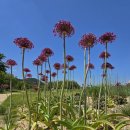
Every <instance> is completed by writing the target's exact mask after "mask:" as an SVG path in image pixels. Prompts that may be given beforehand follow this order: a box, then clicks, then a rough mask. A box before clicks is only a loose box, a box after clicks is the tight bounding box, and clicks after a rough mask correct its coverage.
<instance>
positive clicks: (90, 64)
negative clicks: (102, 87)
mask: <svg viewBox="0 0 130 130" xmlns="http://www.w3.org/2000/svg"><path fill="white" fill-rule="evenodd" d="M86 66H87V67H88V68H89V69H94V65H93V64H92V63H89V64H87V65H86Z"/></svg>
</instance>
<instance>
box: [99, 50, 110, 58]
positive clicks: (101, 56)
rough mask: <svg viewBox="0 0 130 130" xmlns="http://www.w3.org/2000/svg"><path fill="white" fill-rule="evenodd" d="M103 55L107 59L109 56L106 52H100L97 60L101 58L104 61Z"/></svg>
mask: <svg viewBox="0 0 130 130" xmlns="http://www.w3.org/2000/svg"><path fill="white" fill-rule="evenodd" d="M105 54H106V58H109V57H110V56H111V55H110V54H109V53H108V52H107V53H106V52H104V51H103V52H102V53H101V54H100V55H99V58H102V59H104V58H105Z"/></svg>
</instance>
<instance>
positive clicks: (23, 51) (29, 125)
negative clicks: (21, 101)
mask: <svg viewBox="0 0 130 130" xmlns="http://www.w3.org/2000/svg"><path fill="white" fill-rule="evenodd" d="M24 54H25V48H23V49H22V78H23V85H24V89H25V94H26V99H27V105H28V111H29V124H28V130H31V111H30V104H29V97H28V92H27V88H26V85H25V77H24Z"/></svg>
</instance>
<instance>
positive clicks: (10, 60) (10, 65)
mask: <svg viewBox="0 0 130 130" xmlns="http://www.w3.org/2000/svg"><path fill="white" fill-rule="evenodd" d="M6 65H7V66H9V67H10V105H9V113H8V122H7V130H9V126H10V124H11V110H12V77H13V72H12V69H13V66H15V65H17V63H16V61H14V60H12V59H9V60H7V61H6Z"/></svg>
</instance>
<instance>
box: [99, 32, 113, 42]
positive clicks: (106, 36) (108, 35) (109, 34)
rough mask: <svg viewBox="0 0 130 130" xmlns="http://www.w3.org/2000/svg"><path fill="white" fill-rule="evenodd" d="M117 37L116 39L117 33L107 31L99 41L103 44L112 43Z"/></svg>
mask: <svg viewBox="0 0 130 130" xmlns="http://www.w3.org/2000/svg"><path fill="white" fill-rule="evenodd" d="M115 39H116V35H115V34H114V33H112V32H106V33H105V34H103V35H102V36H101V37H99V42H100V43H101V44H106V43H112V42H113V41H114V40H115Z"/></svg>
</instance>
